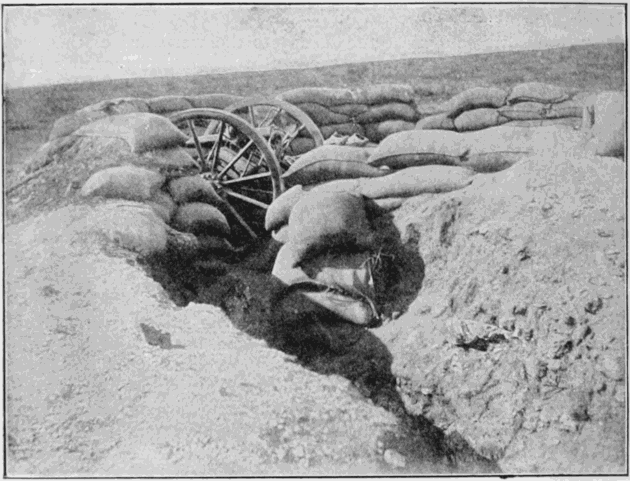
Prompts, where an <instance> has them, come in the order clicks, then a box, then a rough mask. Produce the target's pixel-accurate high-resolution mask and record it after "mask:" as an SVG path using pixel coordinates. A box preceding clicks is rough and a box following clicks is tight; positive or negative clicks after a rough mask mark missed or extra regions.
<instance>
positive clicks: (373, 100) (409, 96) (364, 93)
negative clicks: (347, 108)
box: [352, 84, 414, 105]
mask: <svg viewBox="0 0 630 481" xmlns="http://www.w3.org/2000/svg"><path fill="white" fill-rule="evenodd" d="M352 97H353V99H354V102H355V103H357V104H367V105H375V104H384V103H387V102H403V103H407V104H409V103H413V101H414V92H413V88H412V87H411V85H406V84H377V85H368V86H366V87H360V88H356V89H353V90H352Z"/></svg>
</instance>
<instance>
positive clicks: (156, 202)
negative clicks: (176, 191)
mask: <svg viewBox="0 0 630 481" xmlns="http://www.w3.org/2000/svg"><path fill="white" fill-rule="evenodd" d="M146 204H147V205H148V206H149V207H151V208H152V209H153V211H154V212H155V213H156V214H157V215H158V217H159V218H160V219H162V220H163V221H164V222H166V223H167V224H168V223H169V222H170V221H171V218H172V217H173V214H174V213H175V210H176V209H177V204H176V203H175V201H174V200H173V198H172V197H171V196H170V195H168V194H167V193H166V192H164V191H163V190H161V189H160V190H158V191H156V192H155V194H153V196H152V197H151V198H150V199H149V200H148V201H146Z"/></svg>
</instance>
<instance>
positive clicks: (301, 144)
mask: <svg viewBox="0 0 630 481" xmlns="http://www.w3.org/2000/svg"><path fill="white" fill-rule="evenodd" d="M315 147H316V145H315V141H314V140H313V139H312V138H306V137H297V138H295V139H293V141H292V142H291V143H290V144H289V148H288V149H287V150H286V151H285V152H286V154H287V155H290V156H292V157H297V156H298V155H302V154H305V153H306V152H308V151H309V150H313V149H314V148H315Z"/></svg>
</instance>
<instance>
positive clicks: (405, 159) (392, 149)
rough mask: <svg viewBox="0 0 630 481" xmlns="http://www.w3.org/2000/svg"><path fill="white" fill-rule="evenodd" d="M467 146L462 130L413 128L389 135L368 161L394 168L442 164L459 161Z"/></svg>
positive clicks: (451, 163) (374, 164)
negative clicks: (460, 132)
mask: <svg viewBox="0 0 630 481" xmlns="http://www.w3.org/2000/svg"><path fill="white" fill-rule="evenodd" d="M466 150H467V147H466V145H465V143H464V139H463V137H462V135H461V134H458V133H456V132H448V131H439V130H411V131H408V132H400V133H397V134H394V135H391V136H389V137H387V138H386V139H385V140H383V142H381V143H380V144H379V146H378V147H377V148H376V149H375V150H374V152H372V154H371V155H370V158H369V159H368V163H369V164H370V165H372V166H374V167H381V166H388V167H390V168H392V169H404V168H406V167H413V166H421V165H430V164H441V165H457V162H458V159H459V158H460V157H462V156H463V155H464V154H465V153H466Z"/></svg>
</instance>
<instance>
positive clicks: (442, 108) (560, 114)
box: [416, 82, 585, 132]
mask: <svg viewBox="0 0 630 481" xmlns="http://www.w3.org/2000/svg"><path fill="white" fill-rule="evenodd" d="M584 98H585V94H577V92H576V91H575V90H570V89H566V88H564V87H561V86H557V85H550V84H544V83H540V82H528V83H522V84H518V85H516V86H515V87H513V88H512V89H511V90H510V91H509V92H508V91H506V90H503V89H500V88H495V87H478V88H472V89H469V90H466V91H464V92H462V93H460V94H458V95H456V96H455V97H453V98H451V99H450V100H448V101H447V102H445V103H443V104H441V105H439V106H437V107H435V108H434V110H435V111H436V112H439V113H435V114H433V115H428V116H426V117H424V118H422V119H421V120H420V121H419V122H418V123H417V124H416V128H417V129H440V130H456V131H459V132H466V131H471V130H480V129H485V128H488V127H495V126H499V125H502V124H505V123H508V122H523V121H547V123H553V122H554V121H557V120H558V119H573V122H572V125H574V126H577V125H578V124H579V122H580V120H579V119H581V117H582V110H583V102H584ZM560 123H564V124H566V123H567V122H566V121H562V122H560ZM521 125H523V124H521ZM534 125H536V124H534ZM538 125H544V124H538Z"/></svg>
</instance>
